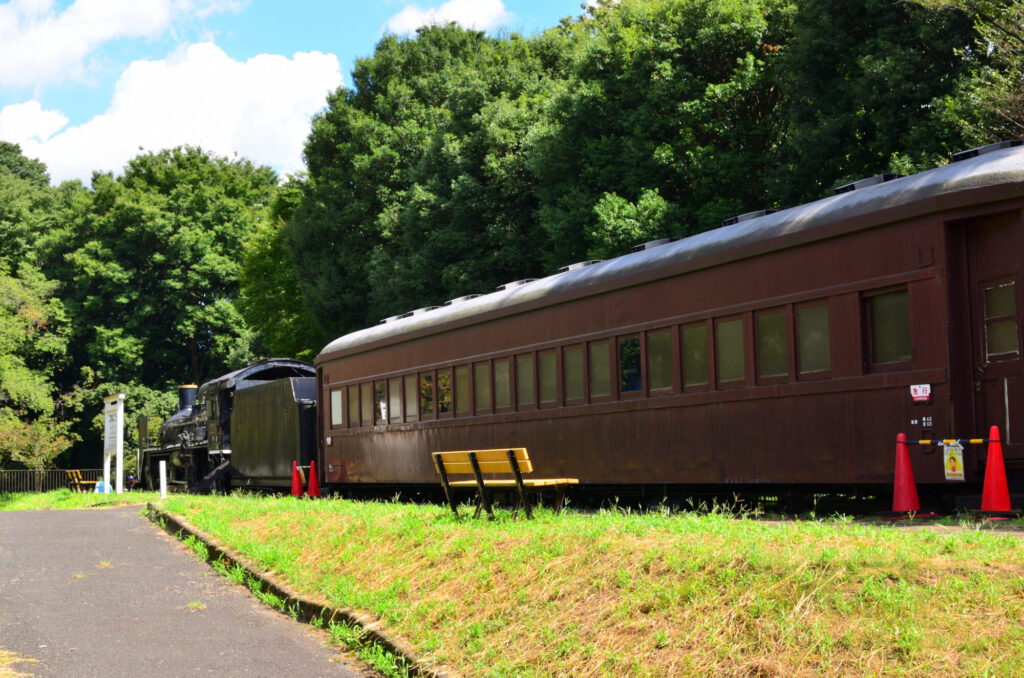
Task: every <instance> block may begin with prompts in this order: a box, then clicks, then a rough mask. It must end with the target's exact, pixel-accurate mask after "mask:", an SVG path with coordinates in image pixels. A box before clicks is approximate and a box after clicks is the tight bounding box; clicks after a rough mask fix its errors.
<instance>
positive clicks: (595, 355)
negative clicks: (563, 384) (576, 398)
mask: <svg viewBox="0 0 1024 678" xmlns="http://www.w3.org/2000/svg"><path fill="white" fill-rule="evenodd" d="M610 358H611V356H610V355H609V352H608V342H607V341H600V342H595V343H593V344H591V345H590V397H591V398H607V397H608V396H610V395H611V394H612V370H611V364H610V363H611V359H610Z"/></svg>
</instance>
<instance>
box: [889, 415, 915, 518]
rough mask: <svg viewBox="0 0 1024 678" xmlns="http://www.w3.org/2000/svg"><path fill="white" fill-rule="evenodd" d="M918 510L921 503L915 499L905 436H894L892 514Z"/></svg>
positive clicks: (912, 474) (912, 472)
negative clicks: (894, 467) (894, 463)
mask: <svg viewBox="0 0 1024 678" xmlns="http://www.w3.org/2000/svg"><path fill="white" fill-rule="evenodd" d="M920 510H921V501H920V500H919V499H918V498H917V485H915V484H914V469H913V467H912V466H911V465H910V451H909V450H908V449H907V436H906V435H904V434H902V433H900V434H898V435H897V436H896V480H895V482H894V483H893V488H892V512H893V513H906V512H909V511H914V512H917V511H920Z"/></svg>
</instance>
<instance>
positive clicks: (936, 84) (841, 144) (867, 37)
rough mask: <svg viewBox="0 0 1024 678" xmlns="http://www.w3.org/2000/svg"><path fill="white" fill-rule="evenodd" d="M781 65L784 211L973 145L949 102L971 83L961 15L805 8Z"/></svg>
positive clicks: (834, 2)
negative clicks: (948, 109) (946, 111)
mask: <svg viewBox="0 0 1024 678" xmlns="http://www.w3.org/2000/svg"><path fill="white" fill-rule="evenodd" d="M798 7H799V9H798V10H797V12H796V13H795V15H794V20H793V37H792V40H791V41H790V43H789V44H788V45H787V46H786V49H785V50H784V52H783V54H782V55H781V57H780V64H779V65H780V71H779V73H780V76H779V77H780V80H781V86H782V87H783V93H784V95H785V96H784V102H785V104H784V106H783V110H782V112H783V114H784V115H785V120H786V123H787V129H786V135H785V140H784V143H783V144H782V145H781V146H780V147H779V149H778V153H777V154H776V157H778V158H779V161H778V162H777V164H776V165H775V167H774V169H773V170H772V177H773V180H774V182H775V183H776V184H777V185H778V190H777V198H778V200H779V201H780V202H781V203H782V204H786V205H788V204H794V203H800V202H806V201H808V200H813V199H815V198H818V197H821V196H822V195H823V194H824V193H825V192H826V191H827V190H828V189H830V188H833V187H835V186H836V185H839V184H842V183H847V182H849V181H854V180H857V179H861V178H864V177H866V176H871V175H873V174H879V173H881V172H883V171H889V170H894V171H901V172H902V173H908V172H914V171H918V170H920V169H925V168H928V167H934V166H935V165H936V164H937V163H938V162H940V161H941V160H942V159H944V158H948V157H949V156H950V155H951V154H952V153H953V152H956V151H958V150H961V149H962V147H963V144H964V143H965V142H964V139H963V136H962V135H961V133H960V130H959V129H958V128H957V126H956V125H955V124H950V121H949V120H948V119H947V118H946V117H945V116H944V115H943V114H942V113H943V108H942V106H941V101H942V99H943V98H944V97H946V96H948V95H949V94H950V93H951V92H953V91H954V90H955V88H956V86H957V83H958V82H961V81H962V80H963V79H964V78H965V77H966V76H967V74H968V69H967V64H966V63H965V61H964V59H963V58H962V56H961V55H962V54H963V53H964V52H965V51H972V50H975V49H976V47H977V46H976V44H975V42H976V34H975V31H974V29H973V27H972V26H971V23H970V22H969V21H965V20H964V16H963V14H962V13H961V12H958V11H951V10H948V9H938V10H934V9H926V8H924V7H921V6H919V5H914V4H911V3H901V2H891V1H890V0H804V1H802V2H800V3H799V4H798Z"/></svg>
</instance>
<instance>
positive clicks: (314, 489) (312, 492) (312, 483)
mask: <svg viewBox="0 0 1024 678" xmlns="http://www.w3.org/2000/svg"><path fill="white" fill-rule="evenodd" d="M306 490H307V494H309V496H310V497H319V496H320V481H318V480H317V479H316V461H313V460H311V461H310V462H309V487H307V488H306Z"/></svg>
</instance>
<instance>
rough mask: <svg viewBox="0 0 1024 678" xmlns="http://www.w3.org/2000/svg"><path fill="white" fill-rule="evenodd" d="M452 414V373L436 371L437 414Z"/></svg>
mask: <svg viewBox="0 0 1024 678" xmlns="http://www.w3.org/2000/svg"><path fill="white" fill-rule="evenodd" d="M451 413H452V371H451V370H438V371H437V414H438V415H442V414H451Z"/></svg>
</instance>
